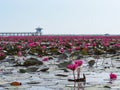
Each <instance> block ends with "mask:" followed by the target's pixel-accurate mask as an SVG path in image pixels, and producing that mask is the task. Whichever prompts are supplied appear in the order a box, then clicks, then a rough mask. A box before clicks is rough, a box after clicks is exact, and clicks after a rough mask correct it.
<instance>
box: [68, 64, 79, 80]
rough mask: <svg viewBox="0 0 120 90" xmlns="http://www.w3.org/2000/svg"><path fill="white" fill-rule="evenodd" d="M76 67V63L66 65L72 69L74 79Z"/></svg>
mask: <svg viewBox="0 0 120 90" xmlns="http://www.w3.org/2000/svg"><path fill="white" fill-rule="evenodd" d="M77 67H78V65H77V64H69V65H68V66H67V68H68V69H70V70H72V71H73V76H74V80H75V72H74V71H75V69H76V68H77Z"/></svg>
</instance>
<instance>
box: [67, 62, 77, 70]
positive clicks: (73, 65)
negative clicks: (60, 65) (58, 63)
mask: <svg viewBox="0 0 120 90" xmlns="http://www.w3.org/2000/svg"><path fill="white" fill-rule="evenodd" d="M77 67H78V65H77V64H69V65H68V66H67V68H68V69H70V70H72V71H74V70H75V69H76V68H77Z"/></svg>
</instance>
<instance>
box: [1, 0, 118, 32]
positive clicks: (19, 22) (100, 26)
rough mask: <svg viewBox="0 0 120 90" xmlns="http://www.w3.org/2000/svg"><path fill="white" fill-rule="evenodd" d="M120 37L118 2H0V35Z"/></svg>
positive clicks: (23, 0)
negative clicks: (38, 34) (35, 34)
mask: <svg viewBox="0 0 120 90" xmlns="http://www.w3.org/2000/svg"><path fill="white" fill-rule="evenodd" d="M37 27H41V28H43V30H42V34H106V33H108V34H120V0H0V32H35V28H37Z"/></svg>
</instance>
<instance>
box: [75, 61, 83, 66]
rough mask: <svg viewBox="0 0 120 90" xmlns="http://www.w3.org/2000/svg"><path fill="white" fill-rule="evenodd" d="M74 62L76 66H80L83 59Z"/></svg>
mask: <svg viewBox="0 0 120 90" xmlns="http://www.w3.org/2000/svg"><path fill="white" fill-rule="evenodd" d="M74 63H75V64H77V65H78V66H81V65H82V64H83V61H82V60H75V61H74Z"/></svg>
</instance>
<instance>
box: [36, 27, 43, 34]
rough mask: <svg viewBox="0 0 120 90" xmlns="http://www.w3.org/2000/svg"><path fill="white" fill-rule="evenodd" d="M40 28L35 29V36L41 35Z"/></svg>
mask: <svg viewBox="0 0 120 90" xmlns="http://www.w3.org/2000/svg"><path fill="white" fill-rule="evenodd" d="M41 31H42V28H40V27H38V28H36V35H41V34H42V32H41Z"/></svg>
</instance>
